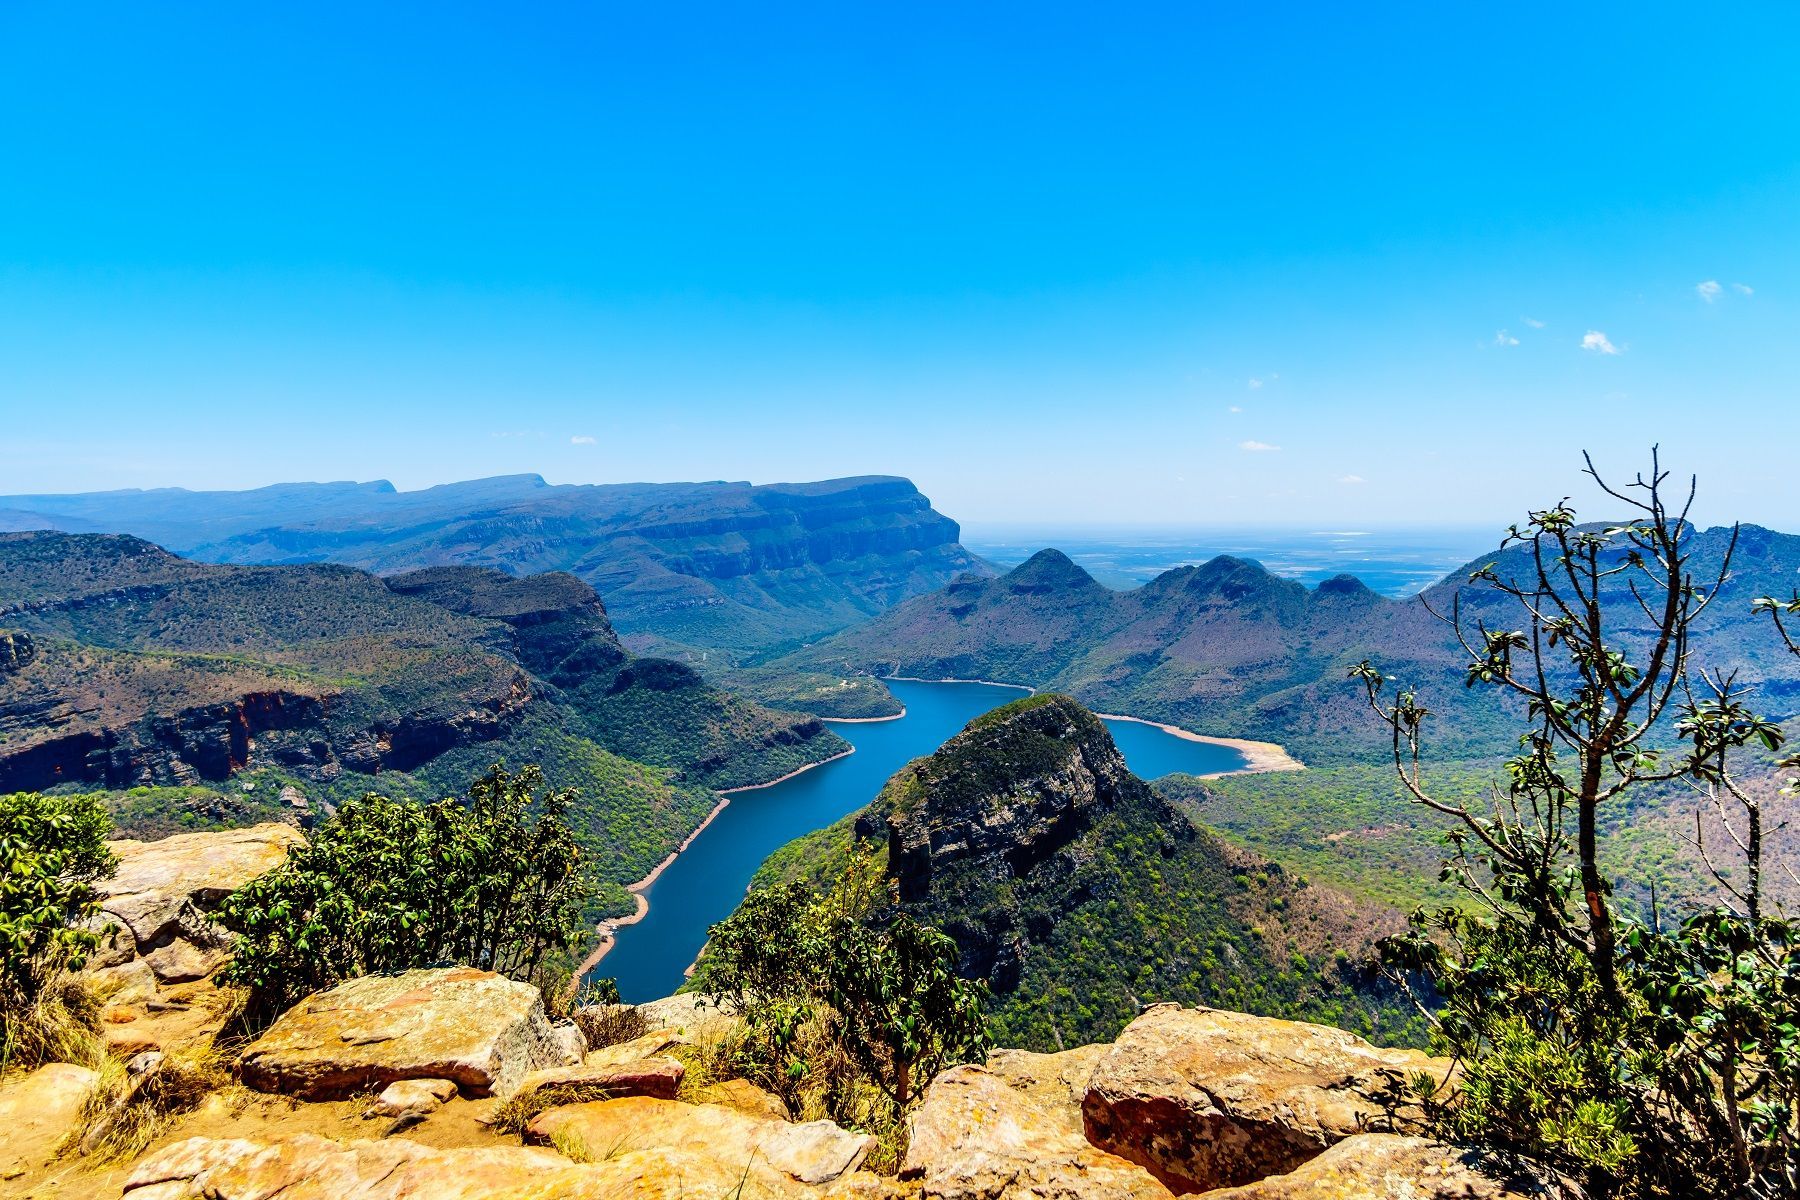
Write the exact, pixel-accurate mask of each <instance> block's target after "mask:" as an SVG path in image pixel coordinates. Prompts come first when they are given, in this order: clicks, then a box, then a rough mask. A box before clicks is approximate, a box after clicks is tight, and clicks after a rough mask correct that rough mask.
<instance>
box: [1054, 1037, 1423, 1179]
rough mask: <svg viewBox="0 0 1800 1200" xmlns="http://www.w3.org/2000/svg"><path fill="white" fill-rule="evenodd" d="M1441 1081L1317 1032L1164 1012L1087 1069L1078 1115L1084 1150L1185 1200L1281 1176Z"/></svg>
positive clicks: (1405, 1057)
mask: <svg viewBox="0 0 1800 1200" xmlns="http://www.w3.org/2000/svg"><path fill="white" fill-rule="evenodd" d="M1449 1072H1450V1064H1449V1063H1448V1062H1447V1061H1443V1060H1435V1059H1431V1058H1428V1057H1427V1056H1426V1055H1424V1054H1420V1053H1418V1052H1417V1051H1412V1050H1386V1049H1382V1048H1380V1047H1377V1046H1371V1045H1370V1044H1369V1043H1368V1042H1365V1041H1363V1040H1362V1039H1361V1038H1359V1037H1357V1036H1356V1035H1354V1034H1352V1033H1348V1032H1346V1031H1344V1030H1341V1029H1334V1028H1331V1027H1329V1026H1325V1025H1309V1024H1304V1023H1302V1022H1299V1021H1278V1020H1274V1019H1271V1018H1267V1017H1250V1016H1246V1015H1244V1014H1243V1013H1235V1012H1225V1011H1222V1010H1218V1009H1198V1010H1196V1009H1185V1008H1181V1007H1179V1006H1177V1005H1172V1004H1165V1005H1158V1006H1157V1007H1155V1008H1152V1009H1150V1010H1149V1011H1148V1012H1146V1013H1145V1014H1144V1015H1143V1016H1141V1017H1139V1018H1138V1019H1137V1020H1136V1021H1133V1022H1132V1023H1131V1024H1130V1025H1129V1026H1127V1027H1126V1029H1125V1031H1124V1032H1123V1033H1121V1034H1120V1035H1119V1037H1118V1040H1117V1041H1115V1042H1114V1043H1113V1045H1112V1047H1111V1048H1110V1049H1108V1050H1107V1052H1106V1053H1105V1054H1104V1055H1102V1056H1101V1057H1100V1058H1099V1060H1098V1061H1097V1062H1096V1063H1095V1065H1094V1070H1093V1073H1092V1075H1091V1076H1090V1077H1089V1079H1088V1085H1087V1091H1086V1095H1085V1097H1084V1098H1083V1101H1082V1105H1081V1111H1082V1118H1083V1121H1084V1122H1085V1125H1086V1130H1087V1136H1088V1139H1089V1140H1090V1141H1092V1142H1093V1143H1094V1144H1095V1145H1096V1146H1099V1147H1101V1148H1103V1149H1105V1150H1109V1151H1111V1152H1112V1153H1114V1154H1118V1155H1119V1156H1121V1157H1123V1158H1128V1159H1130V1160H1131V1161H1133V1162H1136V1163H1138V1164H1140V1165H1142V1166H1143V1167H1145V1168H1146V1169H1148V1170H1149V1171H1150V1173H1151V1174H1153V1175H1155V1176H1156V1177H1157V1178H1158V1179H1160V1180H1162V1181H1163V1182H1164V1183H1165V1184H1167V1185H1168V1186H1169V1187H1170V1188H1171V1189H1173V1190H1175V1191H1178V1192H1196V1191H1205V1190H1207V1189H1209V1188H1221V1187H1230V1186H1233V1185H1236V1184H1243V1183H1249V1182H1252V1181H1254V1180H1258V1179H1262V1178H1264V1177H1265V1176H1269V1175H1276V1174H1282V1173H1285V1172H1288V1171H1292V1170H1294V1169H1295V1168H1296V1167H1298V1166H1300V1165H1301V1164H1303V1163H1306V1162H1308V1161H1309V1160H1311V1159H1314V1158H1316V1157H1318V1155H1320V1154H1321V1153H1322V1152H1324V1151H1325V1150H1327V1149H1328V1148H1330V1147H1331V1146H1333V1145H1336V1144H1337V1143H1338V1142H1341V1141H1343V1140H1344V1139H1345V1138H1348V1137H1351V1136H1353V1135H1355V1134H1357V1133H1361V1132H1363V1131H1364V1130H1366V1129H1368V1128H1370V1127H1371V1126H1372V1125H1374V1124H1376V1123H1378V1122H1379V1121H1380V1119H1381V1118H1382V1117H1383V1108H1382V1099H1381V1098H1382V1097H1383V1095H1384V1094H1394V1095H1397V1094H1398V1093H1399V1091H1400V1085H1401V1084H1402V1083H1403V1082H1404V1081H1406V1080H1408V1079H1410V1078H1412V1077H1413V1076H1415V1075H1418V1074H1420V1073H1426V1074H1432V1075H1434V1076H1435V1077H1436V1078H1438V1079H1439V1080H1442V1079H1444V1078H1445V1077H1446V1076H1447V1075H1448V1074H1449Z"/></svg>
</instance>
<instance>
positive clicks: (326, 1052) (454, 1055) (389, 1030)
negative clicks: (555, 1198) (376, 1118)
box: [238, 967, 563, 1100]
mask: <svg viewBox="0 0 1800 1200" xmlns="http://www.w3.org/2000/svg"><path fill="white" fill-rule="evenodd" d="M562 1054H563V1051H562V1049H561V1047H560V1046H559V1045H558V1043H557V1039H556V1037H555V1034H554V1033H553V1032H552V1029H551V1025H550V1021H549V1018H548V1017H547V1016H546V1015H545V1013H544V1001H543V997H542V996H541V995H540V994H539V992H538V990H537V989H536V988H534V987H531V986H529V985H528V984H523V983H517V982H514V981H513V980H510V979H507V978H505V977H504V976H501V975H496V974H494V973H493V972H491V971H478V970H474V969H472V968H468V967H453V968H426V969H421V970H415V971H403V972H401V973H399V974H397V975H369V976H364V977H363V978H361V979H352V980H350V981H349V982H348V983H343V984H340V985H339V986H337V987H335V988H332V989H331V990H330V991H328V992H321V993H319V994H318V995H316V996H310V997H308V998H307V999H305V1000H302V1001H301V1002H300V1003H299V1004H296V1005H295V1006H294V1007H293V1008H291V1009H289V1010H288V1011H287V1012H285V1013H283V1014H282V1015H281V1017H280V1018H279V1019H277V1020H276V1022H275V1023H274V1024H273V1025H271V1026H270V1027H269V1029H268V1030H267V1032H265V1033H264V1034H263V1035H262V1036H261V1037H259V1038H257V1039H256V1041H254V1042H252V1043H251V1044H250V1045H249V1046H247V1047H245V1049H244V1052H243V1054H242V1055H241V1056H240V1057H239V1059H238V1073H239V1075H240V1076H241V1077H242V1079H243V1081H244V1082H245V1083H246V1084H248V1085H249V1086H251V1087H253V1088H256V1089H258V1090H260V1091H266V1092H280V1093H282V1094H284V1095H289V1096H297V1097H300V1098H302V1099H309V1100H325V1099H336V1098H341V1097H344V1096H348V1095H350V1094H351V1093H353V1092H358V1091H366V1090H373V1089H379V1088H384V1087H386V1086H387V1085H388V1084H390V1083H394V1082H397V1081H399V1080H402V1079H448V1080H450V1081H451V1082H453V1083H455V1084H456V1085H457V1086H458V1087H459V1088H461V1089H462V1090H463V1091H465V1092H467V1093H468V1094H470V1095H473V1096H488V1095H499V1096H505V1095H509V1094H511V1093H512V1092H513V1091H514V1090H515V1089H516V1088H517V1087H518V1086H519V1084H520V1083H521V1082H522V1081H523V1080H524V1079H525V1077H526V1076H527V1075H528V1074H530V1073H531V1072H532V1071H535V1070H538V1069H540V1068H544V1067H551V1066H559V1065H562Z"/></svg>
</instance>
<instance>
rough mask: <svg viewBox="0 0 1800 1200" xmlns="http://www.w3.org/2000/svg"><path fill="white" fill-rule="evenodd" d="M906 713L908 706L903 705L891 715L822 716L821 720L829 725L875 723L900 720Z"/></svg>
mask: <svg viewBox="0 0 1800 1200" xmlns="http://www.w3.org/2000/svg"><path fill="white" fill-rule="evenodd" d="M905 715H906V706H905V705H901V706H900V711H899V712H897V713H895V714H894V715H893V716H891V717H820V718H819V720H821V721H823V722H825V723H826V724H827V725H873V724H875V723H876V722H877V721H898V720H899V719H900V718H901V717H904V716H905Z"/></svg>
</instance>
